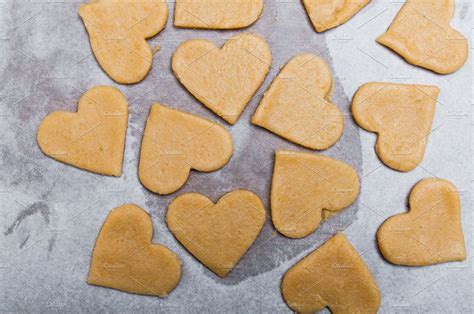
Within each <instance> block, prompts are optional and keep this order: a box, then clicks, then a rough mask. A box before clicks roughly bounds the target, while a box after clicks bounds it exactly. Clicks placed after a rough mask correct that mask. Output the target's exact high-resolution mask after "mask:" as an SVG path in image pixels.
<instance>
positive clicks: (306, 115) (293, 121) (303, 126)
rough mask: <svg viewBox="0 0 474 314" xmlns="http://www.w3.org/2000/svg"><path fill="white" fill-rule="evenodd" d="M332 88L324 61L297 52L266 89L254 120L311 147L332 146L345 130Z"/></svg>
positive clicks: (330, 78) (253, 121)
mask: <svg viewBox="0 0 474 314" xmlns="http://www.w3.org/2000/svg"><path fill="white" fill-rule="evenodd" d="M332 89H333V79H332V75H331V72H330V70H329V67H328V66H327V64H326V63H325V62H324V60H322V59H321V58H319V57H317V56H315V55H312V54H303V55H298V56H296V57H294V58H292V59H291V60H290V61H289V62H288V63H287V64H286V65H285V67H284V68H283V69H282V70H281V72H280V74H279V75H278V76H277V78H276V79H275V80H274V81H273V83H272V85H271V86H270V88H269V89H268V91H267V92H265V96H264V97H263V99H262V101H261V102H260V105H259V106H258V108H257V110H256V112H255V114H254V116H253V118H252V123H253V124H256V125H258V126H261V127H263V128H265V129H268V130H269V131H271V132H273V133H275V134H277V135H279V136H281V137H283V138H286V139H288V140H289V141H291V142H293V143H296V144H299V145H302V146H305V147H308V148H312V149H320V150H321V149H326V148H329V147H330V146H332V145H334V143H336V142H337V140H338V139H339V138H340V137H341V135H342V132H343V130H344V117H343V115H342V112H341V111H340V110H339V108H338V107H337V106H336V105H334V104H333V103H332V102H331V94H332Z"/></svg>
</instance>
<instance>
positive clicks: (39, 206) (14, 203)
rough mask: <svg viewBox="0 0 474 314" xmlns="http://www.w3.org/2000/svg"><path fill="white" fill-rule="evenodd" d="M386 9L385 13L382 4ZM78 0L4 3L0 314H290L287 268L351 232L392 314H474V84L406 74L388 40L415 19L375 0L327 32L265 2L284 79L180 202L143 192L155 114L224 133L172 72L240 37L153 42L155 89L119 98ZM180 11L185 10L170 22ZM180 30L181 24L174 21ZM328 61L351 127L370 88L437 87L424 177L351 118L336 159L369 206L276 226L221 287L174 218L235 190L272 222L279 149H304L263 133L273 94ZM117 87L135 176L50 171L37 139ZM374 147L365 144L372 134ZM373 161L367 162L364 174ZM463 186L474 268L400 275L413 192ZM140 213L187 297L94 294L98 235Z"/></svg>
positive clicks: (461, 19)
mask: <svg viewBox="0 0 474 314" xmlns="http://www.w3.org/2000/svg"><path fill="white" fill-rule="evenodd" d="M375 2H376V3H375ZM469 4H470V2H469V1H467V0H466V1H464V2H462V1H458V6H457V10H456V16H455V19H454V21H453V24H454V25H455V26H456V27H457V28H458V29H460V30H461V32H462V33H463V34H465V35H466V36H468V35H470V31H471V27H472V25H470V23H471V20H472V5H469ZM79 5H80V3H78V2H74V1H59V2H48V1H46V0H44V1H8V2H0V56H1V58H0V73H1V77H2V85H1V87H0V119H1V120H0V121H1V124H0V126H1V130H0V132H1V141H0V154H1V155H0V157H1V158H0V165H1V169H2V173H1V176H0V204H1V206H0V217H1V219H0V228H1V229H0V231H1V233H0V310H1V311H46V312H50V311H55V310H56V311H57V310H60V311H64V310H73V311H85V310H87V311H97V310H105V311H132V310H133V311H137V310H138V311H160V310H163V311H165V310H173V311H176V312H198V311H202V310H207V311H211V312H217V311H228V312H287V311H289V310H288V308H287V307H286V305H285V304H284V302H283V300H282V299H281V296H280V290H279V285H280V279H281V276H282V275H283V274H284V272H285V271H286V269H288V267H290V266H291V265H292V264H294V263H295V262H296V261H298V260H299V259H300V258H301V257H303V256H304V255H306V254H307V252H309V251H311V250H313V249H314V248H316V247H317V246H319V245H320V244H321V243H323V241H325V240H326V239H327V238H329V237H330V236H331V235H332V234H334V232H335V231H336V230H345V233H346V234H347V235H348V237H349V239H350V240H351V241H352V243H353V244H354V246H355V247H356V248H357V249H358V250H359V252H361V254H362V256H363V258H364V259H365V261H366V262H367V264H368V265H369V268H370V269H371V271H372V273H373V274H374V277H375V279H376V281H377V283H378V285H379V287H380V289H381V291H382V296H383V301H382V307H381V312H384V313H391V312H443V313H446V312H470V310H472V295H473V294H472V286H471V282H472V269H471V266H472V264H471V251H472V234H471V232H472V214H471V206H470V205H471V204H470V183H471V158H472V157H471V135H470V128H471V122H470V104H471V102H472V96H471V89H472V71H471V64H470V62H471V61H469V64H467V65H466V66H465V67H464V68H463V69H461V70H460V71H459V72H457V73H455V74H453V75H449V76H439V75H435V74H433V73H431V72H428V71H425V70H422V69H417V68H415V67H412V66H410V65H408V64H406V63H405V62H404V61H403V60H402V59H401V58H399V57H398V56H397V55H395V54H393V53H391V52H390V51H388V50H387V49H385V48H383V47H382V46H379V45H377V44H376V43H375V42H374V39H375V38H376V37H377V36H378V35H380V34H382V33H383V32H384V30H385V29H386V28H387V27H388V25H389V24H390V22H391V20H392V18H393V16H394V15H395V14H396V12H397V11H398V9H399V8H400V6H401V3H398V2H395V1H389V0H384V1H374V3H373V4H371V5H370V6H368V7H367V8H366V9H364V10H363V11H362V12H360V14H358V15H357V16H356V17H354V18H353V19H352V20H351V21H349V22H348V23H346V24H345V25H343V26H341V27H339V28H337V29H334V30H332V31H329V32H326V33H325V34H324V35H321V34H316V33H315V32H314V31H313V29H312V27H311V26H310V24H309V22H308V20H307V18H306V15H305V12H304V10H303V8H302V6H301V4H300V1H297V0H293V1H266V6H265V10H264V14H263V16H262V18H261V19H260V20H259V21H258V22H257V23H256V24H255V25H253V26H252V27H251V28H250V29H249V30H248V31H253V32H256V33H258V34H260V35H262V36H264V37H265V38H266V39H267V40H268V41H269V43H270V45H271V48H272V52H273V57H274V58H273V67H272V69H271V71H270V73H269V75H268V77H267V80H266V81H265V83H264V84H263V85H262V87H261V88H260V90H259V91H258V93H257V95H256V96H255V97H254V99H253V100H252V102H251V104H250V105H249V106H248V107H247V109H246V111H245V112H244V114H243V116H242V117H241V118H240V120H239V122H238V123H237V124H236V125H234V126H232V127H229V126H228V125H227V127H228V129H229V130H230V131H231V133H232V135H233V137H234V141H235V154H234V156H233V157H232V160H231V161H230V163H229V164H228V165H227V166H226V167H225V168H223V169H222V170H220V171H217V172H214V173H210V174H202V173H197V172H193V173H192V174H191V178H190V180H189V181H188V183H187V185H186V186H185V187H184V188H183V189H182V190H180V191H178V192H177V193H174V194H173V195H170V196H167V197H161V196H157V195H155V194H152V193H150V192H149V191H147V190H146V189H145V188H143V187H142V186H141V185H140V183H139V181H138V178H137V164H138V158H137V157H138V153H139V147H140V141H141V132H142V130H143V127H144V123H145V120H146V118H147V116H148V111H149V108H150V106H151V104H152V103H153V102H161V103H165V104H168V105H170V106H172V107H175V108H180V109H183V110H185V111H188V112H192V113H195V114H199V115H201V116H205V117H208V118H210V119H212V120H214V121H218V122H220V123H223V121H222V120H219V119H218V118H217V117H216V116H214V115H213V114H212V113H211V112H210V111H208V110H207V109H205V108H204V107H203V106H202V105H200V104H199V103H198V102H197V101H196V100H194V98H193V97H192V96H190V95H189V94H188V93H187V92H186V91H185V90H184V89H183V88H182V87H181V86H180V85H179V83H178V82H177V80H176V79H175V78H174V77H173V76H172V74H171V71H170V58H171V55H172V53H173V51H174V50H175V49H176V47H177V46H178V45H179V44H180V43H181V42H182V41H183V40H186V39H190V38H207V39H211V40H213V41H214V42H216V43H217V44H222V43H223V42H224V41H225V39H227V38H229V37H231V36H232V35H233V34H236V33H238V32H237V31H236V32H234V31H232V32H215V31H194V30H178V29H175V28H174V27H173V26H172V18H170V19H169V21H168V25H167V28H166V29H165V30H164V31H163V32H162V33H161V34H159V35H158V36H156V37H155V38H153V39H152V40H151V41H150V44H151V45H152V46H155V45H161V51H160V52H159V53H158V54H157V55H156V56H155V59H154V64H153V68H152V71H151V73H150V75H149V76H148V77H147V78H146V79H145V80H144V81H143V82H142V83H140V84H137V85H132V86H119V85H116V84H114V83H113V82H112V81H111V80H110V79H109V78H108V77H107V76H106V75H105V74H104V73H103V71H102V70H101V69H100V67H99V66H98V65H97V63H96V61H95V59H94V57H93V55H92V53H91V50H90V47H89V42H88V37H87V34H86V31H85V29H84V27H83V25H82V22H81V20H80V18H79V17H78V15H77V11H78V6H79ZM172 7H173V4H172V3H171V4H170V9H171V10H170V14H171V12H172ZM170 17H171V15H170ZM301 52H313V53H316V54H320V55H321V56H322V57H323V58H324V59H326V60H327V62H328V63H329V64H330V65H331V67H332V69H333V71H334V75H335V80H336V85H335V93H334V97H333V100H334V102H335V103H336V104H338V105H339V107H340V108H341V109H342V110H344V111H345V112H346V113H348V108H349V99H350V98H351V97H352V95H353V93H354V92H355V90H356V89H357V87H358V86H360V85H361V84H363V83H365V82H367V81H398V82H406V83H409V82H413V83H426V84H435V85H438V86H439V87H440V88H441V90H442V92H441V95H440V99H439V103H438V107H437V113H436V117H435V122H434V127H435V128H436V131H434V132H433V133H432V134H431V136H430V140H429V145H428V148H427V152H426V156H425V159H424V161H423V163H422V164H421V166H420V167H418V168H417V169H416V170H414V171H412V172H410V173H407V174H402V173H398V172H394V171H392V170H390V169H388V168H386V167H384V166H382V164H381V163H380V161H379V160H378V159H377V157H376V155H375V153H374V150H373V144H374V139H375V138H374V136H373V134H370V133H366V132H363V131H361V130H359V129H357V128H356V127H355V125H354V123H353V122H352V120H351V118H350V116H347V117H346V128H345V133H344V135H343V138H342V139H341V140H340V141H339V142H338V143H337V145H336V146H334V147H333V148H331V149H329V150H328V151H325V152H323V153H324V154H327V155H330V156H334V157H336V158H338V159H342V160H345V161H346V162H348V163H350V164H352V165H353V166H354V167H355V168H356V169H357V171H358V172H359V174H360V176H361V178H362V193H361V196H360V198H359V200H358V204H357V205H355V206H352V207H351V208H349V209H347V210H345V211H344V212H342V213H341V214H340V215H338V216H337V217H335V218H333V219H331V220H329V221H327V222H325V223H323V224H322V226H321V227H320V228H319V229H318V230H317V232H315V233H314V234H313V235H311V236H309V237H307V238H305V239H302V240H289V239H286V238H284V237H282V236H280V235H278V234H275V233H274V232H273V231H274V230H273V227H272V226H271V223H270V221H267V223H266V225H265V228H264V230H263V232H262V233H261V234H260V236H259V238H258V239H257V241H256V243H255V244H254V245H253V246H252V247H251V248H250V250H249V252H248V253H247V254H246V255H245V256H244V258H243V259H242V261H241V263H239V264H238V266H237V268H236V269H234V270H233V271H232V272H231V274H230V276H229V277H228V278H227V279H218V277H216V276H215V275H214V274H213V273H212V272H210V271H208V270H207V269H206V268H205V267H204V266H202V265H201V264H200V263H199V262H197V261H196V260H195V259H194V258H193V257H192V256H190V255H189V254H188V253H187V252H186V251H185V250H184V249H183V248H182V247H181V246H180V245H179V244H178V243H177V242H176V240H175V239H174V238H173V237H172V235H171V234H170V233H169V231H168V230H167V228H166V225H165V224H164V214H165V211H166V206H167V204H169V202H170V201H171V200H172V199H173V198H174V197H175V196H176V195H179V194H181V193H183V192H188V191H197V192H200V193H203V194H206V195H208V196H209V197H211V198H212V199H214V200H217V199H218V198H219V197H220V196H221V195H222V194H224V193H225V192H226V191H230V190H233V189H236V188H247V189H250V190H252V191H254V192H256V193H257V194H258V195H259V196H260V197H261V198H262V199H263V200H264V202H265V204H266V205H267V208H268V198H269V184H270V181H271V174H272V167H273V152H274V150H275V149H295V150H302V149H301V148H299V147H297V146H295V145H292V144H290V143H288V142H286V141H284V140H282V139H280V138H278V137H276V136H274V135H272V134H270V133H269V132H267V131H265V130H263V129H260V128H258V127H255V126H253V125H251V124H250V123H249V121H250V117H251V115H252V113H253V112H254V110H255V108H256V106H257V104H258V102H259V100H260V99H261V97H262V94H263V92H264V91H265V90H266V88H267V87H268V86H269V84H270V83H271V81H272V80H273V79H274V78H275V76H276V75H277V74H278V70H279V68H280V67H281V66H283V65H284V64H285V63H286V62H287V61H288V60H289V59H290V58H291V57H292V56H293V55H295V54H297V53H301ZM99 84H110V85H114V86H116V87H118V88H119V89H120V90H121V91H123V92H124V93H125V94H126V96H127V97H128V99H129V104H130V120H129V129H128V132H127V145H126V151H125V162H124V174H123V175H122V177H121V178H108V177H102V176H99V175H94V174H91V173H88V172H85V171H81V170H78V169H75V168H73V167H70V166H66V165H63V164H61V163H58V162H56V161H54V160H52V159H50V158H47V157H45V156H44V155H42V153H41V152H40V151H39V149H38V147H37V145H36V141H35V134H36V128H37V126H38V124H39V122H40V121H41V119H43V118H44V116H46V115H47V114H48V113H49V112H51V111H55V110H67V111H75V110H76V106H77V100H78V99H79V97H80V96H81V95H82V93H84V92H85V91H86V90H87V89H88V88H90V87H92V86H95V85H99ZM359 134H360V136H359ZM362 160H363V163H362ZM429 176H439V177H443V178H447V179H449V180H451V181H452V182H453V183H454V184H455V185H456V186H457V187H458V188H459V189H460V190H461V191H462V192H463V193H462V194H461V196H462V202H463V227H464V231H465V235H466V240H467V244H468V253H469V259H468V260H467V261H465V262H463V263H449V264H443V265H437V266H431V267H424V268H407V267H395V266H392V265H390V264H388V263H386V262H385V261H384V260H383V259H382V257H381V256H380V254H379V253H378V251H377V248H376V245H375V238H374V235H375V232H376V230H377V228H378V226H379V225H380V223H381V222H382V221H383V220H384V219H385V218H387V217H389V216H390V215H393V214H395V213H399V212H403V211H404V209H405V206H406V197H407V195H408V192H409V190H410V189H411V187H412V186H413V185H414V184H415V183H416V182H417V181H418V180H420V179H421V178H424V177H429ZM129 202H133V203H136V204H137V205H139V206H141V207H143V208H145V209H146V210H147V211H149V212H150V213H151V215H152V218H153V222H154V227H155V235H154V241H155V242H158V243H163V244H165V245H167V246H169V247H170V248H172V249H173V250H174V251H175V252H177V254H178V255H179V256H180V258H181V259H182V262H183V277H182V280H181V282H180V284H179V286H178V287H177V288H176V290H174V291H173V292H172V293H171V295H170V296H169V297H168V298H166V299H159V298H153V297H143V296H135V295H131V294H127V293H122V292H118V291H115V290H111V289H105V288H100V287H92V286H88V285H87V284H86V283H85V278H86V276H87V272H88V267H89V262H90V254H91V251H92V248H93V245H94V241H95V237H96V235H97V233H98V231H99V229H100V227H101V225H102V223H103V221H104V219H105V217H106V215H107V214H108V212H109V210H110V209H112V208H114V207H117V206H119V205H121V204H123V203H129Z"/></svg>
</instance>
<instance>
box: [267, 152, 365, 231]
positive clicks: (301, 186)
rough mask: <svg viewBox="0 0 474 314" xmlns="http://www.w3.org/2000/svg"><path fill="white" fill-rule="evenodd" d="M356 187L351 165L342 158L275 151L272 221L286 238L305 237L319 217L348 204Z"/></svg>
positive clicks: (313, 227) (314, 226)
mask: <svg viewBox="0 0 474 314" xmlns="http://www.w3.org/2000/svg"><path fill="white" fill-rule="evenodd" d="M359 188H360V184H359V177H358V176H357V173H356V172H355V170H354V168H352V167H351V166H350V165H348V164H346V163H344V162H342V161H338V160H336V159H332V158H330V157H326V156H323V155H315V154H308V153H298V152H292V151H277V152H276V154H275V168H274V170H273V179H272V192H271V198H270V202H271V208H272V210H271V211H272V221H273V224H274V225H275V228H276V229H277V230H278V231H279V232H280V233H282V234H283V235H285V236H287V237H290V238H302V237H305V236H307V235H308V234H310V233H312V232H313V231H314V230H316V228H318V226H319V224H320V222H321V220H323V219H326V218H328V217H330V216H332V215H334V214H335V213H336V212H338V211H339V210H341V209H343V208H346V207H348V206H349V205H351V204H352V203H353V202H354V201H355V199H356V198H357V196H358V195H359Z"/></svg>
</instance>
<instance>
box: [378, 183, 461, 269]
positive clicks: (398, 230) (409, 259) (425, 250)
mask: <svg viewBox="0 0 474 314" xmlns="http://www.w3.org/2000/svg"><path fill="white" fill-rule="evenodd" d="M409 208H410V209H409V211H408V213H405V214H400V215H396V216H392V217H390V218H389V219H387V220H386V221H385V222H384V223H383V224H382V225H381V226H380V228H379V230H378V231H377V242H378V245H379V248H380V251H381V253H382V255H383V256H384V258H385V259H386V260H387V261H389V262H390V263H392V264H397V265H406V266H426V265H433V264H439V263H445V262H452V261H463V260H465V259H466V247H465V243H464V235H463V231H462V226H461V205H460V199H459V192H458V191H457V189H456V187H455V186H454V185H453V184H452V183H450V182H449V181H447V180H444V179H437V178H429V179H423V180H421V181H420V182H418V183H417V184H416V185H415V187H414V188H413V190H412V192H411V194H410V199H409Z"/></svg>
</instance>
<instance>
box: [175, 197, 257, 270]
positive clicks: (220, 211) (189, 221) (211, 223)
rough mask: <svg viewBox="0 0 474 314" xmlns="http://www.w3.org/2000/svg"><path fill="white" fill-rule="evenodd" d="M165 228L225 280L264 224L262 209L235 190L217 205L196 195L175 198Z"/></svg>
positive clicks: (254, 198)
mask: <svg viewBox="0 0 474 314" xmlns="http://www.w3.org/2000/svg"><path fill="white" fill-rule="evenodd" d="M166 222H167V224H168V228H169V229H170V231H171V232H172V233H173V234H174V236H175V237H176V238H177V239H178V241H179V242H181V243H182V244H183V245H184V247H185V248H186V249H187V250H188V251H189V252H190V253H191V254H193V255H194V256H195V257H196V258H197V259H198V260H200V261H201V262H202V263H203V264H204V265H206V266H207V267H208V268H209V269H210V270H212V271H213V272H215V273H216V274H217V275H219V276H220V277H225V276H227V274H228V273H229V272H230V271H231V270H232V269H233V268H234V266H235V265H236V264H237V263H238V262H239V260H240V258H241V257H242V256H243V255H244V254H245V252H247V250H248V248H249V247H250V246H251V245H252V243H253V242H254V241H255V239H256V238H257V236H258V234H259V233H260V230H261V229H262V227H263V224H264V223H265V208H264V206H263V204H262V202H261V201H260V198H258V196H257V195H255V194H254V193H252V192H249V191H244V190H236V191H233V192H230V193H227V194H225V195H224V196H223V197H222V198H221V199H220V200H219V201H218V202H217V204H214V203H213V202H212V201H211V200H210V199H208V198H207V197H206V196H204V195H201V194H198V193H187V194H183V195H181V196H178V197H177V198H176V199H175V200H174V201H173V202H172V203H171V204H170V206H169V207H168V213H167V214H166Z"/></svg>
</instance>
